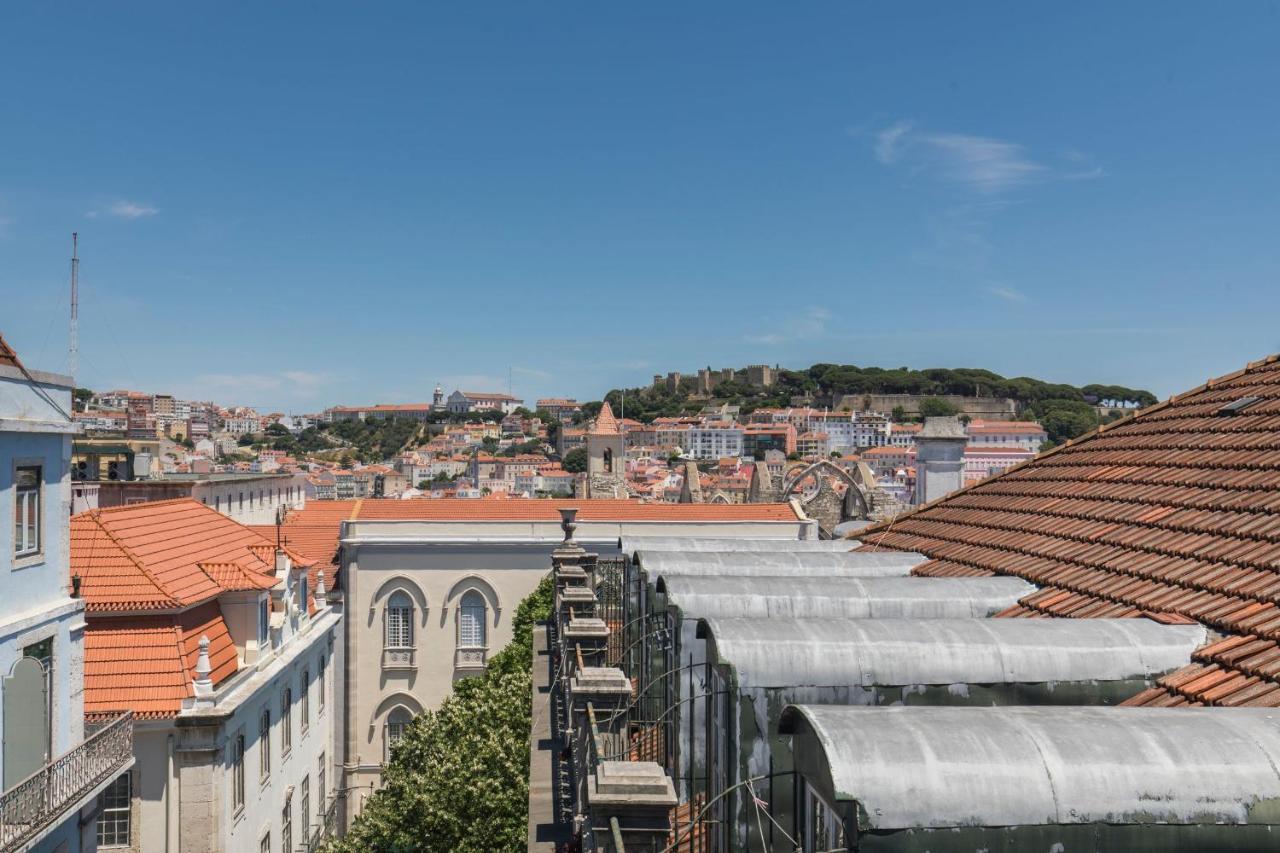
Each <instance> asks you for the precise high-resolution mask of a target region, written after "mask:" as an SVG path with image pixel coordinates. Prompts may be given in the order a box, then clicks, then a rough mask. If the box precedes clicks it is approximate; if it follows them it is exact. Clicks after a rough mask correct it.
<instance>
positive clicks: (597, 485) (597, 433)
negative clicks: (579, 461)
mask: <svg viewBox="0 0 1280 853" xmlns="http://www.w3.org/2000/svg"><path fill="white" fill-rule="evenodd" d="M586 444H587V497H589V498H625V497H626V496H627V452H626V444H625V440H624V438H623V435H622V430H621V429H619V427H618V419H617V418H615V417H614V416H613V407H612V406H610V405H609V404H608V403H607V402H606V403H605V404H604V405H603V406H602V407H601V408H600V414H599V415H597V416H596V422H595V423H594V424H593V425H592V426H591V431H590V432H588V433H587V437H586Z"/></svg>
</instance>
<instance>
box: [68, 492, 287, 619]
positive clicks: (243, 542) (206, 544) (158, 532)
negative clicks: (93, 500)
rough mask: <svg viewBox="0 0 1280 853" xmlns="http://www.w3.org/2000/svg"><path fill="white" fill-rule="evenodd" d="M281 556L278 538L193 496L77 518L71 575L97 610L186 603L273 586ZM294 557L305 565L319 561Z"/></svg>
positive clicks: (73, 521) (88, 604)
mask: <svg viewBox="0 0 1280 853" xmlns="http://www.w3.org/2000/svg"><path fill="white" fill-rule="evenodd" d="M274 553H275V543H274V540H273V539H265V538H264V537H263V536H261V535H259V534H258V533H255V532H254V531H253V530H251V529H249V528H248V527H246V526H244V525H243V524H240V523H239V522H237V521H234V520H232V519H230V518H228V517H227V516H225V515H223V514H222V513H220V512H218V511H217V510H214V509H212V508H210V507H207V506H205V505H204V504H202V503H200V502H199V501H197V500H193V499H191V498H179V499H176V500H169V501H154V502H150V503H141V504H131V505H129V506H122V507H113V508H111V509H103V510H92V511H90V512H83V513H80V514H79V515H77V516H73V517H72V519H71V572H72V574H77V575H79V576H80V578H81V587H80V593H81V595H82V596H83V598H84V600H85V609H86V610H88V611H89V612H91V613H92V612H95V611H97V612H102V611H112V610H115V611H119V610H149V609H165V608H176V607H187V606H190V605H192V604H198V603H200V602H202V601H206V600H208V599H210V598H213V597H214V596H216V595H218V593H220V592H223V591H225V590H230V589H253V588H258V589H268V588H270V587H271V586H272V585H273V584H274V583H275V580H274V577H273V575H274V573H275V561H274ZM290 557H291V558H292V559H293V560H294V562H295V563H296V564H298V565H299V566H309V565H311V562H312V561H311V560H309V559H307V558H305V557H303V556H301V555H299V554H297V553H290ZM259 579H260V580H259ZM268 580H269V581H270V582H269V583H268V582H267V581H268ZM224 584H226V585H224Z"/></svg>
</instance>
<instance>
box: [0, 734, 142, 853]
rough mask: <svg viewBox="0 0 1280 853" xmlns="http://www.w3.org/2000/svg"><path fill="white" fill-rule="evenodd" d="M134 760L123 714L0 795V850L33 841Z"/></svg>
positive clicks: (131, 743)
mask: <svg viewBox="0 0 1280 853" xmlns="http://www.w3.org/2000/svg"><path fill="white" fill-rule="evenodd" d="M132 758H133V712H132V711H127V712H125V713H123V714H121V715H120V716H118V717H116V718H115V719H113V720H111V721H110V722H109V723H107V724H106V725H104V726H102V727H101V728H100V729H98V730H97V731H96V732H94V733H93V734H91V735H89V737H87V738H85V740H84V742H83V743H81V744H80V745H79V746H77V747H75V748H74V749H72V750H71V751H69V752H66V753H64V754H63V755H60V756H58V757H57V758H55V759H54V760H53V761H50V762H49V763H48V764H46V765H44V766H43V767H41V768H40V769H39V770H37V771H36V772H35V773H32V774H31V775H30V776H28V777H27V778H26V779H24V780H22V781H21V782H19V783H18V784H17V785H14V786H13V787H12V788H10V789H9V790H8V791H5V792H4V793H3V794H2V795H0V850H10V849H12V848H15V847H19V846H21V845H23V844H24V843H26V842H28V841H30V840H31V839H33V838H35V837H36V836H37V835H39V834H40V833H41V832H42V831H43V830H45V829H46V828H48V827H49V826H52V825H53V824H55V823H56V822H57V821H58V820H59V819H60V818H62V817H64V816H65V814H66V812H67V810H68V809H73V808H75V807H76V806H78V805H79V804H80V801H81V800H82V799H83V798H84V797H85V796H86V795H88V794H89V792H90V791H92V790H93V789H94V788H96V787H97V786H98V785H101V784H102V783H103V782H106V781H108V780H110V779H111V778H113V777H114V776H116V775H118V774H119V773H120V772H121V771H122V770H123V769H124V767H125V766H126V765H128V763H129V761H130V759H132Z"/></svg>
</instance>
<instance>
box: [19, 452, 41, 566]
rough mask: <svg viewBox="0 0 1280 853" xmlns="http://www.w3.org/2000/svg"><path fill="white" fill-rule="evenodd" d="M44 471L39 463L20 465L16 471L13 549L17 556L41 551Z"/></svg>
mask: <svg viewBox="0 0 1280 853" xmlns="http://www.w3.org/2000/svg"><path fill="white" fill-rule="evenodd" d="M42 473H43V472H42V471H41V467H40V466H39V465H20V466H18V468H17V469H16V470H15V472H14V474H15V476H14V501H13V550H14V556H17V557H27V556H30V555H32V554H38V553H40V510H41V507H40V491H41V489H40V484H41V481H42V478H41V474H42Z"/></svg>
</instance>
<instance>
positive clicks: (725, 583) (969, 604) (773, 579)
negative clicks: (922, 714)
mask: <svg viewBox="0 0 1280 853" xmlns="http://www.w3.org/2000/svg"><path fill="white" fill-rule="evenodd" d="M655 587H656V589H657V590H658V592H663V593H665V594H666V602H667V603H668V604H669V605H674V606H676V607H679V608H680V610H681V611H682V613H683V616H684V617H685V618H698V617H709V616H716V617H722V618H750V619H800V618H810V619H812V618H819V619H841V618H843V619H884V618H895V617H897V618H909V619H947V618H950V619H960V618H965V617H985V616H991V615H992V614H994V613H997V612H999V611H1001V610H1003V609H1005V608H1006V607H1009V606H1010V605H1012V604H1014V603H1015V602H1016V601H1017V600H1018V599H1019V598H1021V597H1022V596H1024V595H1026V594H1027V593H1028V592H1031V591H1033V590H1034V589H1035V587H1033V586H1032V585H1031V584H1029V583H1027V582H1026V581H1024V580H1020V579H1018V578H913V577H879V578H874V577H873V578H859V577H786V576H777V575H764V576H750V575H710V576H708V575H672V576H671V577H670V578H667V577H665V576H663V577H660V578H658V579H657V582H656V584H655Z"/></svg>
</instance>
